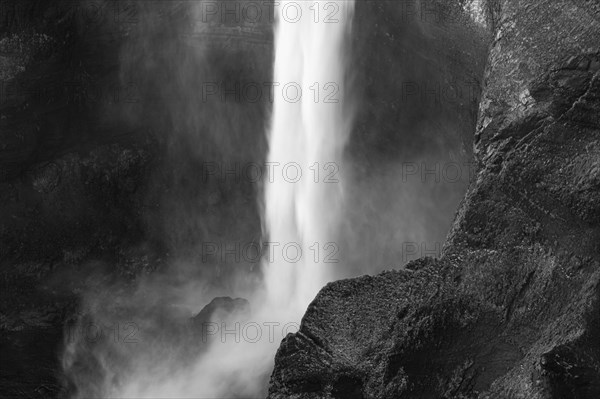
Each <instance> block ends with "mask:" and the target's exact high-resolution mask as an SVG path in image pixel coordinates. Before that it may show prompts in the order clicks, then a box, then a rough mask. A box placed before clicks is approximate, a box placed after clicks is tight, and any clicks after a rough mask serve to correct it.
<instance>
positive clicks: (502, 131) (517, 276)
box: [269, 0, 600, 399]
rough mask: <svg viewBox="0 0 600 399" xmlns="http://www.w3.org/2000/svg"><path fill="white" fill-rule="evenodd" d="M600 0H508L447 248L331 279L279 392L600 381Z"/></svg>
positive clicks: (338, 393) (446, 394) (421, 392)
mask: <svg viewBox="0 0 600 399" xmlns="http://www.w3.org/2000/svg"><path fill="white" fill-rule="evenodd" d="M599 16H600V5H599V4H598V3H597V2H594V1H588V2H572V1H567V0H561V1H517V0H506V1H504V2H503V5H502V13H501V20H500V24H499V30H498V32H497V35H496V37H495V40H494V43H493V45H492V48H491V50H490V56H489V65H488V69H487V71H486V77H485V87H484V93H483V98H482V101H481V105H480V111H479V122H478V126H477V133H476V138H475V147H474V152H475V156H476V159H477V162H478V164H479V165H478V172H477V176H476V178H475V179H474V181H473V182H472V184H471V187H470V188H469V191H468V193H467V195H466V197H465V199H464V201H463V203H462V205H461V207H460V209H459V211H458V213H457V216H456V220H455V223H454V225H453V228H452V230H451V232H450V234H449V236H448V240H447V243H446V245H445V248H444V253H443V256H442V257H441V259H439V260H434V259H429V258H425V259H421V260H419V261H416V262H412V263H409V264H408V265H407V266H406V268H405V270H398V271H391V272H387V273H384V274H381V275H378V276H375V277H366V276H365V277H361V278H357V279H351V280H344V281H338V282H335V283H331V284H329V285H328V286H326V287H325V288H324V289H323V290H321V292H320V293H319V294H318V296H317V297H316V298H315V300H314V301H313V302H312V303H311V305H310V306H309V308H308V310H307V312H306V314H305V316H304V318H303V320H302V324H301V327H300V330H299V332H298V333H296V334H290V335H288V336H287V337H286V338H285V339H284V341H283V342H282V344H281V347H280V348H279V350H278V353H277V356H276V360H275V369H274V371H273V374H272V376H271V383H270V390H269V398H273V399H274V398H315V399H316V398H319V399H321V398H503V399H504V398H528V399H529V398H534V399H535V398H538V399H542V398H596V397H599V396H600V344H599V343H600V246H599V243H600V163H599V162H600V124H599V121H598V115H600V48H599V47H598V43H600V23H599Z"/></svg>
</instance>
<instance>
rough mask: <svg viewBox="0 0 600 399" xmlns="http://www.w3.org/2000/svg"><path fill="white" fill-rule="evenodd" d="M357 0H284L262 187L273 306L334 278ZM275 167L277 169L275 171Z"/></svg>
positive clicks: (294, 305)
mask: <svg viewBox="0 0 600 399" xmlns="http://www.w3.org/2000/svg"><path fill="white" fill-rule="evenodd" d="M353 11H354V1H353V0H352V1H347V0H342V1H334V2H332V1H316V2H313V1H305V2H304V1H303V2H296V1H283V2H282V3H281V5H280V8H279V10H278V12H277V13H276V15H277V16H278V17H279V20H278V25H277V32H276V43H275V54H276V56H275V76H274V81H275V83H276V85H279V86H278V87H279V88H281V95H280V96H275V103H274V108H273V119H272V125H271V130H270V134H269V156H268V161H269V163H268V166H269V170H270V171H275V172H274V173H273V175H271V176H270V179H269V182H267V184H266V189H265V203H266V207H265V215H264V218H265V227H266V230H267V233H268V235H269V239H270V242H272V243H274V244H273V245H276V246H278V248H277V249H275V250H274V251H272V252H273V253H274V254H276V255H281V256H279V257H275V258H274V259H269V261H268V263H269V264H267V265H266V266H265V270H266V273H265V279H266V287H267V293H268V302H269V303H270V306H277V307H284V308H286V310H287V311H288V312H289V313H288V314H289V315H290V316H292V317H295V318H298V319H299V317H300V316H301V315H302V313H303V312H304V310H305V309H306V306H307V305H308V303H309V302H310V300H311V299H312V298H313V297H314V296H315V294H316V293H317V291H318V290H319V289H320V288H321V287H322V286H323V285H324V284H325V283H326V282H328V281H329V280H331V279H332V278H333V276H332V275H330V272H328V268H329V267H330V266H331V263H335V262H336V260H337V259H336V255H337V253H336V252H337V249H338V248H337V245H336V244H335V237H336V231H337V229H338V223H339V220H340V210H341V209H342V200H343V186H342V184H343V182H342V176H341V173H340V170H341V164H342V151H343V149H344V147H345V145H346V142H347V139H348V135H349V130H350V120H351V118H350V116H349V115H346V110H347V107H346V106H345V103H346V102H345V101H344V99H345V93H346V90H345V89H344V78H345V67H346V66H345V62H344V61H345V56H344V55H345V48H344V47H345V46H344V45H345V41H346V40H347V37H348V33H349V28H350V24H351V20H352V16H353ZM278 170H280V171H281V173H277V171H278Z"/></svg>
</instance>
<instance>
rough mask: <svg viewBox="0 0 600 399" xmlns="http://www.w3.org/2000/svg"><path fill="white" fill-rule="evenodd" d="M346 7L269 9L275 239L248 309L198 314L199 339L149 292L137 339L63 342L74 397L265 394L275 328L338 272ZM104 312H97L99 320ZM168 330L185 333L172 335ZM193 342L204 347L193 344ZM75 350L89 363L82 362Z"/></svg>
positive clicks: (282, 332)
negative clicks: (204, 319)
mask: <svg viewBox="0 0 600 399" xmlns="http://www.w3.org/2000/svg"><path fill="white" fill-rule="evenodd" d="M353 12H354V1H353V0H336V1H331V0H328V1H304V0H302V1H282V2H281V3H280V4H278V6H277V7H276V9H275V15H276V18H277V26H276V43H275V52H276V57H275V68H274V82H275V83H274V96H273V101H274V104H273V114H272V121H271V125H270V128H269V131H268V138H269V154H268V159H267V168H268V178H266V179H265V180H266V181H265V182H264V183H265V190H264V192H265V197H264V214H263V228H264V233H265V236H266V237H268V241H269V242H270V246H269V253H268V254H267V255H266V256H264V261H263V264H262V267H263V272H264V273H263V275H264V288H265V290H264V291H261V290H258V291H257V292H253V293H252V294H251V295H250V296H249V297H248V298H247V299H248V300H249V302H250V304H251V308H252V316H251V320H248V321H245V322H237V321H235V322H233V320H232V322H231V323H229V322H228V323H229V324H227V325H226V324H225V323H223V322H222V321H221V320H219V322H218V323H217V320H212V319H211V322H210V323H208V325H209V326H210V327H211V330H210V333H209V330H208V329H206V330H204V327H206V326H205V325H203V326H202V330H201V331H200V333H201V341H202V342H190V341H186V339H189V335H188V333H187V332H188V329H187V328H183V326H179V325H178V324H175V325H174V326H166V328H165V326H164V324H165V320H162V319H160V318H159V317H158V316H160V313H157V314H156V315H153V309H151V308H146V307H145V306H147V304H146V303H145V302H144V303H143V305H144V306H142V305H140V309H142V310H146V315H145V317H144V315H141V316H140V321H139V323H140V341H139V346H138V344H137V343H136V344H135V345H133V344H132V345H122V343H121V342H120V341H119V342H117V341H114V340H106V342H104V341H102V342H99V343H98V344H95V343H88V342H86V341H85V340H84V339H81V338H80V339H78V340H77V341H75V342H69V343H68V344H67V345H66V350H65V354H64V356H63V363H64V368H65V370H67V373H70V375H71V380H73V381H74V385H75V386H76V388H77V392H76V393H74V397H76V398H80V397H91V396H93V397H122V398H156V397H164V398H198V397H260V396H262V397H264V396H265V395H266V393H267V392H266V389H267V384H268V380H269V377H270V374H271V372H272V370H273V361H274V357H275V353H276V351H277V348H278V347H279V344H280V342H281V339H282V338H283V337H285V336H286V334H287V333H289V332H295V331H296V330H297V327H298V325H299V322H300V318H301V317H302V314H303V313H304V311H305V310H306V308H307V306H308V304H309V303H310V301H311V300H312V298H314V296H315V295H316V294H317V292H318V290H319V289H320V288H321V287H323V286H324V285H325V284H326V283H327V282H328V281H331V280H332V279H334V278H335V275H334V274H332V272H331V270H330V269H331V266H333V265H335V262H336V260H337V255H338V253H337V252H338V247H337V245H336V243H335V241H336V235H337V233H338V231H339V228H340V224H339V222H340V220H341V216H342V214H341V213H342V209H344V207H343V199H344V198H343V194H344V190H343V173H342V172H343V165H342V155H343V151H344V148H345V145H346V142H347V140H348V136H349V132H350V126H351V116H350V115H349V114H350V112H348V105H347V103H348V102H347V101H346V100H345V97H346V96H347V93H346V90H345V88H344V80H345V75H346V70H345V65H346V62H345V56H344V55H345V44H346V43H345V42H346V41H347V39H348V37H349V28H350V26H351V20H352V17H353ZM157 284H158V285H157V286H158V287H160V284H159V283H157ZM153 288H154V286H153V285H152V284H150V285H149V286H148V287H145V289H144V287H143V286H142V287H138V290H139V291H140V293H141V297H140V298H141V299H138V301H145V300H147V298H148V296H151V295H152V293H153V292H154V289H153ZM91 298H92V299H90V303H94V304H95V299H94V297H93V296H92V297H91ZM159 298H160V297H159ZM107 301H109V302H110V300H107ZM103 303H104V301H98V304H103ZM135 303H137V302H135ZM138 304H139V303H138ZM130 306H132V308H133V309H135V307H134V305H130ZM97 307H98V308H102V306H100V305H97ZM102 315H103V313H102V312H100V314H97V315H95V317H96V318H97V319H99V320H102ZM106 318H107V320H109V321H110V317H108V316H106ZM166 320H167V321H166V322H167V323H168V321H169V320H170V319H166ZM173 320H177V319H176V318H173ZM213 321H214V322H213ZM169 327H170V328H171V330H169ZM294 327H295V328H294ZM169 331H170V332H171V334H173V336H174V337H182V341H181V342H179V343H178V342H174V343H173V342H170V341H169V340H168V339H167V338H166V337H168V335H169ZM194 331H195V330H194ZM178 334H179V335H178ZM168 338H169V339H172V338H171V337H168ZM195 339H196V338H195ZM178 345H179V346H178ZM186 345H189V348H188V347H187V346H186ZM195 348H201V351H199V353H198V354H194V351H195ZM174 349H178V350H180V352H181V353H173V352H177V350H174ZM188 352H189V353H188ZM82 359H83V360H84V363H83V364H84V365H86V367H87V368H86V367H81V365H80V364H79V363H78V362H79V361H80V360H82ZM89 370H92V371H89ZM88 374H89V375H88ZM90 375H91V376H90ZM96 377H97V378H96Z"/></svg>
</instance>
